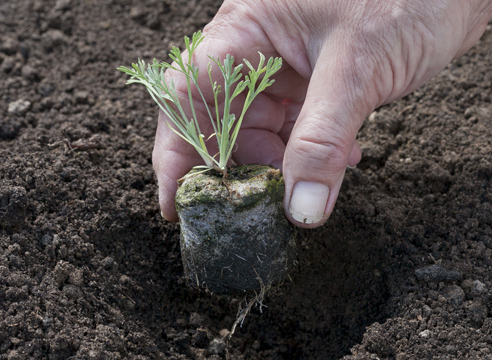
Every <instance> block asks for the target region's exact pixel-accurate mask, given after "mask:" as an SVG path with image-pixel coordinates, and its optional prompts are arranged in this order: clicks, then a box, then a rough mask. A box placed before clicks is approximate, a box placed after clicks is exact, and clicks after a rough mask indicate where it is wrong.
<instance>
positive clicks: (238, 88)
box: [118, 31, 282, 177]
mask: <svg viewBox="0 0 492 360" xmlns="http://www.w3.org/2000/svg"><path fill="white" fill-rule="evenodd" d="M203 39H204V35H203V34H202V33H201V31H198V32H196V33H194V34H193V36H192V38H191V41H190V38H189V37H187V36H186V37H185V38H184V43H185V47H186V50H187V51H188V58H187V60H186V61H185V60H184V59H183V57H182V55H181V50H180V49H179V48H177V47H175V46H174V47H173V48H172V50H171V52H170V54H169V57H170V58H171V59H172V60H173V61H174V63H173V64H168V63H166V62H158V61H157V60H156V59H154V61H153V63H152V64H146V63H145V61H143V60H140V59H139V60H138V63H137V64H132V68H127V67H124V66H121V67H119V68H118V70H120V71H123V72H124V73H126V74H128V75H130V76H131V78H130V80H128V81H127V84H133V83H140V84H143V85H145V87H146V88H147V90H148V92H149V94H150V95H151V96H152V98H153V99H154V101H155V102H156V103H157V104H158V105H159V107H160V109H161V110H162V111H163V112H164V114H166V116H167V117H168V118H169V119H170V120H171V122H172V125H174V127H173V126H172V125H171V124H169V123H168V125H169V127H170V128H171V129H172V130H173V131H174V132H175V133H176V134H178V135H179V136H180V137H181V138H183V139H184V140H185V141H187V142H188V143H189V144H190V145H192V146H193V147H194V148H195V150H196V151H197V152H198V154H200V156H201V157H202V159H203V161H204V162H205V165H204V166H200V168H205V169H216V170H218V171H220V172H221V173H222V174H223V175H224V177H226V176H227V164H228V162H229V160H230V159H231V156H232V152H233V150H234V146H235V143H236V139H237V136H238V132H239V129H240V128H241V124H242V122H243V119H244V115H245V114H246V111H247V110H248V108H249V107H250V105H251V103H252V102H253V100H254V99H255V98H256V96H258V94H259V93H261V92H262V91H264V90H265V89H266V88H267V87H269V86H270V85H272V84H273V83H274V81H275V80H273V79H272V78H271V77H272V76H273V75H274V74H275V73H276V72H277V71H278V70H279V69H280V67H281V66H282V58H273V57H271V58H269V59H268V61H267V62H266V64H265V56H264V55H263V54H262V53H259V55H260V61H259V64H258V67H257V68H256V69H255V68H254V67H253V66H252V65H251V63H250V62H249V61H248V60H246V59H243V62H244V64H246V66H247V67H248V68H249V71H248V74H247V75H243V73H242V70H243V66H244V64H239V65H234V57H233V56H231V55H229V54H228V55H226V57H225V59H223V61H222V62H221V60H220V59H219V58H214V57H212V56H209V58H210V60H211V61H212V63H209V64H208V69H207V70H208V75H209V79H210V84H211V85H212V90H213V96H214V103H213V104H209V103H208V102H207V101H206V100H205V97H204V94H203V92H202V89H201V88H200V86H199V85H198V70H199V69H198V68H197V67H196V66H195V65H194V63H193V54H194V52H195V50H196V49H197V47H198V45H199V44H200V43H201V42H202V41H203ZM212 64H215V65H216V66H218V67H219V69H220V72H221V73H222V77H223V85H219V84H218V82H217V81H216V80H215V79H213V78H212V67H213V65H212ZM167 69H172V70H176V71H178V72H180V73H181V74H183V75H184V76H185V77H186V84H187V91H188V99H187V100H188V102H189V106H190V109H191V118H188V116H187V115H186V113H185V109H184V107H183V104H182V103H181V101H180V99H179V97H178V94H177V91H176V88H175V84H174V82H173V81H172V80H171V82H170V83H167V82H166V80H165V78H164V72H165V70H167ZM192 86H194V87H195V88H196V90H197V92H198V94H199V96H200V98H201V100H202V102H203V104H204V105H205V109H206V113H207V114H208V117H209V118H210V121H211V123H212V126H213V133H212V134H211V135H210V136H209V137H208V138H206V136H205V135H204V134H203V133H202V131H201V130H200V124H199V120H198V118H197V114H196V111H195V107H194V104H193V95H192V94H193V92H192V90H193V89H192ZM244 91H246V92H247V93H246V97H245V100H244V104H243V107H242V111H241V113H240V114H239V116H236V114H234V113H231V104H232V102H233V101H234V99H236V98H237V96H238V95H239V94H241V93H243V92H244ZM219 94H220V96H221V97H222V98H223V99H224V102H223V108H222V109H220V108H219ZM220 110H222V111H220ZM221 115H222V116H221ZM212 138H215V139H216V141H217V147H218V149H219V151H218V153H217V154H215V155H212V154H210V153H209V150H208V148H207V145H206V142H207V141H208V140H210V139H212Z"/></svg>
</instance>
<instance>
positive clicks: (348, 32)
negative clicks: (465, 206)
mask: <svg viewBox="0 0 492 360" xmlns="http://www.w3.org/2000/svg"><path fill="white" fill-rule="evenodd" d="M491 16H492V1H490V0H444V1H442V0H415V1H403V0H389V1H351V0H328V1H326V0H308V1H305V0H303V1H300V0H278V1H233V0H226V1H225V2H224V4H223V5H222V7H221V9H220V10H219V13H218V14H217V16H216V17H215V18H214V20H213V21H212V22H211V23H210V24H209V25H208V26H207V27H206V28H205V30H204V34H205V36H206V37H205V40H204V41H203V42H202V43H201V44H200V46H198V47H197V48H196V50H195V53H194V55H193V63H194V64H195V65H196V66H197V67H198V68H199V69H207V67H208V63H209V62H210V58H209V57H208V55H211V56H212V57H213V58H219V59H224V58H226V54H231V55H232V56H234V57H235V58H236V59H238V60H241V59H244V58H246V59H249V60H250V61H251V63H252V66H253V67H256V66H257V65H258V61H259V60H260V58H259V56H258V52H261V53H262V54H264V55H265V57H266V58H267V59H268V58H270V57H282V58H283V61H284V64H283V66H282V68H281V69H280V70H279V71H278V73H277V74H275V76H274V79H275V81H276V83H275V85H274V86H270V87H268V88H266V89H265V90H264V92H263V93H261V94H259V95H258V96H256V99H255V100H254V102H253V103H252V104H251V106H250V108H249V110H248V113H246V115H245V116H244V119H243V120H242V121H243V122H242V130H241V132H240V133H239V134H238V136H237V140H236V144H237V146H236V147H235V148H234V149H232V151H233V152H232V159H233V160H234V161H235V162H236V163H239V164H242V163H262V164H272V165H274V166H276V167H279V168H282V170H283V173H284V178H285V186H286V194H285V200H284V206H285V209H286V214H287V216H288V217H289V219H290V220H291V221H292V222H293V223H295V224H297V225H299V226H302V227H316V226H319V225H321V224H322V223H323V222H324V221H326V220H327V218H328V217H329V215H330V213H331V211H332V209H333V206H334V204H335V201H336V198H337V196H338V192H339V189H340V186H341V183H342V180H343V177H344V173H345V169H346V166H347V165H351V166H353V165H356V164H357V163H358V162H359V160H360V157H361V154H360V149H359V148H358V146H357V144H356V141H355V139H356V135H357V132H358V130H359V128H360V127H361V125H362V122H363V120H364V118H365V117H366V116H367V115H368V114H370V113H371V112H372V111H373V110H374V109H375V108H377V107H378V106H381V105H383V104H386V103H388V102H390V101H392V100H395V99H398V98H401V97H403V96H405V95H406V94H408V93H410V92H412V91H413V90H415V89H417V88H418V87H419V86H421V85H423V84H424V83H425V82H426V81H428V80H429V79H431V78H432V77H433V76H435V75H436V74H437V73H438V72H439V71H440V70H442V69H443V68H444V67H445V66H446V65H447V64H448V63H449V62H450V61H452V60H453V59H455V58H457V57H459V56H460V55H462V54H463V53H464V52H466V51H467V50H468V49H469V48H470V47H471V46H472V45H473V44H474V43H475V42H476V41H477V40H478V38H479V37H480V36H481V34H482V33H483V31H484V30H485V27H486V25H487V21H488V20H489V19H490V18H491ZM182 56H183V59H184V61H187V60H186V59H187V52H186V51H185V52H184V53H183V55H182ZM254 61H256V63H255V62H254ZM244 70H245V69H243V70H242V71H244ZM219 71H220V69H218V68H217V67H215V68H214V69H213V70H212V75H213V76H214V78H218V76H217V75H219V74H220V73H219ZM165 76H166V78H167V79H168V80H170V79H173V81H174V84H175V88H176V90H177V94H178V96H179V97H180V99H181V101H182V102H184V103H186V102H187V101H190V99H191V100H196V99H199V98H200V97H201V94H198V93H197V92H193V93H192V94H191V97H190V94H189V93H188V91H187V83H186V82H187V78H186V77H185V76H183V75H182V74H181V73H179V72H178V71H175V70H172V69H170V70H168V71H166V74H165ZM197 82H198V84H200V85H202V86H201V88H202V91H203V96H204V97H205V99H206V101H207V102H208V103H209V104H212V105H213V104H214V102H215V98H214V92H213V87H212V86H211V83H210V78H209V74H208V73H207V71H201V72H200V73H199V75H198V78H197ZM218 85H221V86H223V84H218ZM237 100H239V101H236V102H235V103H234V104H233V105H232V106H233V108H232V109H230V112H231V113H234V114H241V106H240V105H239V104H240V103H241V100H242V101H244V100H246V93H245V92H243V93H241V94H239V95H238V97H237ZM222 101H223V98H222V97H220V98H219V99H218V102H222ZM234 107H237V108H234ZM195 110H196V118H197V123H198V124H199V126H200V127H201V131H202V132H203V134H210V133H212V132H213V129H212V125H211V123H210V120H209V116H208V114H207V109H206V108H205V107H202V106H198V107H195ZM190 115H191V114H190ZM167 122H169V118H168V116H166V115H165V114H164V113H163V112H161V113H160V116H159V123H158V128H157V134H156V142H155V147H154V153H153V163H154V168H155V171H156V174H157V178H158V181H159V201H160V206H161V209H162V213H163V215H164V217H166V218H167V219H168V220H172V221H175V220H177V217H176V212H175V208H174V196H175V193H176V180H177V179H178V178H181V177H182V176H183V175H185V174H186V173H187V172H188V171H189V170H190V168H191V167H193V166H196V165H201V164H203V159H202V157H201V156H200V154H199V153H198V152H197V151H195V150H194V149H193V147H192V146H189V145H188V144H186V142H184V141H182V139H181V138H180V137H178V136H176V134H175V133H174V132H173V131H172V130H171V129H170V128H169V127H168V126H167V125H166V123H167ZM212 144H213V143H212V142H210V141H209V142H207V146H210V145H212ZM215 150H216V149H214V148H213V146H212V148H210V149H209V152H210V153H211V154H214V151H215Z"/></svg>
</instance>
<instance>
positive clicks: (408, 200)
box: [0, 0, 492, 360]
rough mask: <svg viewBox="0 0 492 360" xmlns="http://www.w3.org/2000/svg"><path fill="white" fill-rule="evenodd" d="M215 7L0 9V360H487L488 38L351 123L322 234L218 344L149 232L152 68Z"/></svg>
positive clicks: (108, 1) (175, 250)
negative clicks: (133, 68)
mask: <svg viewBox="0 0 492 360" xmlns="http://www.w3.org/2000/svg"><path fill="white" fill-rule="evenodd" d="M219 6H220V1H209V0H200V1H198V0H190V1H178V0H138V1H137V0H101V1H95V0H90V1H78V0H57V1H55V0H16V1H3V2H1V4H0V79H1V80H2V81H0V159H1V160H0V359H9V360H14V359H50V360H56V359H124V358H128V359H224V358H226V357H227V356H228V357H229V358H230V359H342V358H343V359H345V360H355V359H397V360H404V359H492V345H491V344H492V305H491V302H490V300H491V295H492V270H491V265H492V189H491V186H490V184H491V178H492V144H491V142H492V100H491V97H492V94H491V93H492V90H491V89H492V30H491V28H490V26H489V28H488V29H487V31H486V33H485V35H484V36H483V37H482V39H481V40H480V42H479V43H478V44H477V45H475V46H474V48H473V49H472V50H471V51H470V52H469V53H468V54H466V55H465V56H463V57H462V58H460V59H458V60H457V61H455V62H454V63H452V64H451V65H449V66H448V67H447V68H446V69H445V70H444V71H443V72H442V73H441V74H440V75H439V76H437V77H436V78H435V79H434V80H432V81H431V82H430V83H429V84H428V85H426V86H425V87H423V88H421V89H419V90H418V91H416V92H414V93H412V94H411V95H409V96H407V97H406V98H404V99H402V100H400V101H397V102H394V103H392V104H391V105H389V106H384V107H382V108H380V109H378V110H377V111H376V112H375V113H373V114H372V115H371V116H370V117H369V118H368V119H367V121H366V123H365V125H364V127H363V129H362V131H361V133H360V137H359V140H360V143H361V146H362V149H363V160H362V162H361V164H360V165H359V166H358V168H356V169H353V170H352V169H351V170H349V171H348V172H347V176H346V181H345V183H344V186H343V189H342V191H341V194H340V198H339V201H338V203H337V206H336V210H335V211H334V213H333V215H332V217H331V219H330V220H329V221H328V223H327V224H326V225H325V226H324V227H322V228H320V229H317V230H313V231H301V232H300V234H299V240H298V248H299V255H298V260H297V262H298V266H297V268H296V270H295V271H294V273H292V274H291V277H292V281H289V282H286V283H284V284H283V285H282V286H280V287H279V288H278V289H277V290H276V291H275V292H271V293H270V294H269V295H267V297H266V299H265V306H264V307H263V308H262V309H261V312H260V308H253V309H252V313H251V314H250V315H249V316H248V317H247V318H246V320H245V321H244V323H243V325H242V327H238V328H237V329H236V333H235V335H234V336H233V337H232V340H231V341H230V343H229V344H227V342H226V341H225V340H224V337H225V336H226V335H227V332H228V330H227V329H230V328H231V326H232V324H233V323H234V320H235V317H236V311H237V306H238V303H237V302H232V303H231V301H230V300H228V299H223V298H218V297H215V296H211V295H208V294H202V293H197V292H194V291H192V290H190V289H189V288H188V287H187V286H186V284H185V283H184V281H183V268H182V264H181V258H180V252H179V226H178V225H176V224H170V223H166V222H165V221H164V220H162V218H161V217H160V215H159V210H158V205H157V204H158V201H157V195H156V194H157V192H156V190H157V185H156V181H155V177H154V174H153V170H152V165H151V152H152V146H153V137H154V131H155V127H156V116H157V108H156V106H155V105H153V104H152V100H151V99H149V98H148V96H147V94H146V93H145V91H144V90H143V89H140V88H137V87H128V86H125V81H126V79H125V75H124V74H122V73H120V72H118V71H117V70H116V67H118V66H120V65H129V64H130V63H131V62H132V61H135V60H136V59H137V58H139V57H140V58H144V59H145V60H151V59H152V58H154V57H156V58H158V59H162V60H165V59H166V56H167V52H168V50H169V49H170V47H171V46H172V45H179V46H180V45H181V41H182V38H183V35H185V34H187V35H190V34H192V33H193V31H195V30H198V29H201V28H202V27H203V26H204V25H205V24H206V23H207V22H209V21H210V19H211V18H212V17H213V15H214V14H215V12H216V11H217V9H218V7H219Z"/></svg>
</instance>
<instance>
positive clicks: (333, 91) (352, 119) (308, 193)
mask: <svg viewBox="0 0 492 360" xmlns="http://www.w3.org/2000/svg"><path fill="white" fill-rule="evenodd" d="M339 59H340V57H339V58H338V59H337V58H336V57H335V58H333V55H331V56H329V55H328V56H323V54H320V57H319V60H318V62H317V64H316V66H315V68H314V70H313V74H312V77H311V81H310V84H309V88H308V91H307V95H306V100H305V102H304V105H303V107H302V110H301V112H300V114H299V117H298V119H297V121H296V124H295V126H294V128H293V130H292V133H291V136H290V139H289V142H288V144H287V147H286V150H285V157H284V162H283V172H284V179H285V189H286V194H285V200H284V206H285V209H286V215H287V217H288V218H289V220H290V221H291V222H292V223H294V224H296V225H298V226H300V227H304V228H314V227H317V226H320V225H322V224H323V223H324V222H325V221H326V220H327V219H328V217H329V215H330V213H331V211H332V209H333V206H334V204H335V201H336V199H337V196H338V192H339V190H340V187H341V184H342V181H343V177H344V174H345V169H346V167H347V165H349V164H350V165H353V164H354V163H357V162H358V161H359V160H360V149H359V147H358V146H357V144H356V141H355V138H356V136H357V132H358V130H359V129H360V126H361V125H362V122H363V120H364V118H365V117H366V116H367V115H368V114H369V112H370V111H371V110H373V109H374V107H375V106H374V105H373V102H372V101H373V100H374V101H376V99H370V98H365V97H364V96H363V94H364V93H365V94H367V93H368V92H367V91H366V90H367V88H368V86H365V85H363V84H369V83H370V82H368V81H364V79H363V74H356V73H355V72H354V67H355V66H352V64H351V63H350V62H348V61H345V60H344V61H343V62H342V61H340V60H339ZM369 93H371V92H369ZM354 160H355V161H354Z"/></svg>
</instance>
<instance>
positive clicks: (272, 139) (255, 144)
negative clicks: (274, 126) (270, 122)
mask: <svg viewBox="0 0 492 360" xmlns="http://www.w3.org/2000/svg"><path fill="white" fill-rule="evenodd" d="M236 144H237V151H236V152H235V153H234V154H233V156H232V157H233V159H234V161H235V162H236V163H237V164H239V165H242V164H264V165H272V166H273V167H275V168H277V169H282V161H283V157H284V152H285V144H284V142H283V141H282V139H281V138H280V137H279V136H278V135H277V134H275V133H273V132H270V131H266V130H264V129H243V130H241V135H240V136H239V137H238V139H237V142H236Z"/></svg>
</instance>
